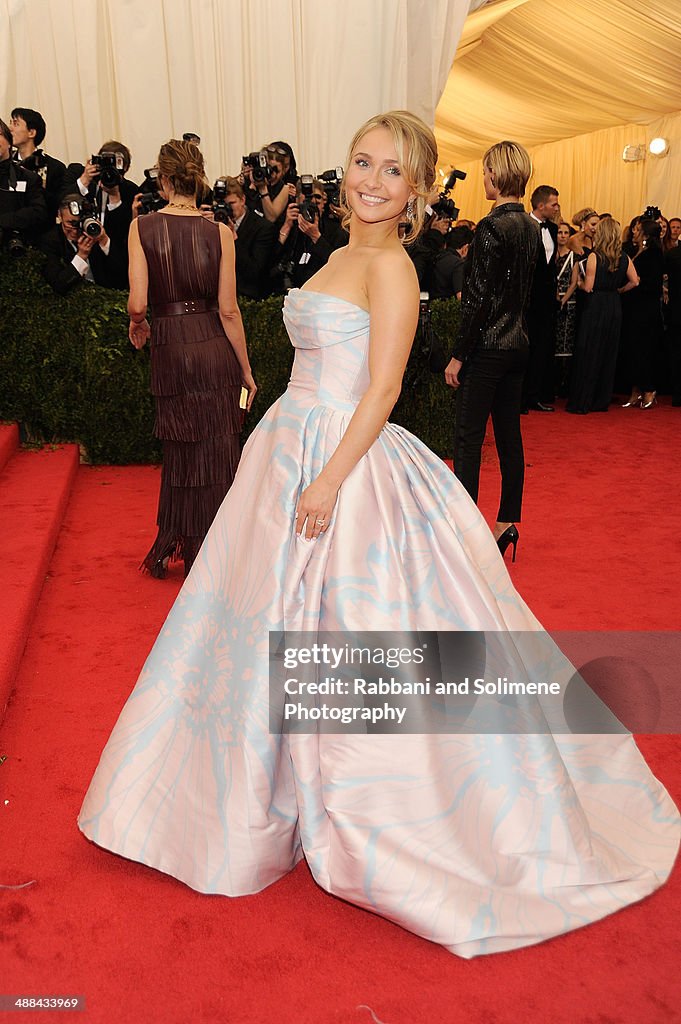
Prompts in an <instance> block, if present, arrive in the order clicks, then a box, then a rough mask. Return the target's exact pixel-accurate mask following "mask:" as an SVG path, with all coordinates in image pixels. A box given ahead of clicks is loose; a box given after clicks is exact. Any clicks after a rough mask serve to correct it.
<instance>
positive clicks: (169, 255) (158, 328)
mask: <svg viewBox="0 0 681 1024" xmlns="http://www.w3.org/2000/svg"><path fill="white" fill-rule="evenodd" d="M138 224H139V233H140V241H141V243H142V248H143V250H144V254H145V256H146V259H147V264H148V267H149V304H150V306H151V318H152V319H151V391H152V394H153V395H154V398H155V401H156V422H155V425H154V434H155V436H156V437H158V438H159V439H160V440H161V441H162V443H163V468H162V471H161V493H160V497H159V503H158V517H157V520H156V521H157V524H158V535H157V537H156V540H155V541H154V544H153V546H152V548H151V550H150V551H149V554H148V555H147V556H146V558H145V559H144V562H143V563H142V566H141V568H144V569H146V570H148V571H149V572H150V573H151V574H152V576H159V577H163V576H165V567H164V564H163V562H164V560H165V559H166V558H167V557H171V558H180V557H181V558H183V559H184V571H185V575H187V573H188V572H189V569H190V568H191V565H192V562H193V561H194V559H195V557H196V554H197V552H198V550H199V548H200V546H201V544H202V542H203V539H204V537H205V536H206V533H207V532H208V529H209V527H210V525H211V523H212V522H213V519H214V518H215V513H216V512H217V510H218V508H219V507H220V505H221V503H222V500H223V498H224V497H225V494H226V493H227V491H228V490H229V488H230V486H231V484H232V480H233V479H234V474H235V472H236V468H237V465H238V462H239V455H240V451H241V449H240V443H239V433H240V431H241V411H240V409H239V395H240V391H241V369H240V366H239V362H238V360H237V357H236V355H235V353H234V350H233V348H232V346H231V344H230V342H229V340H228V338H227V336H226V334H225V332H224V329H223V327H222V323H221V321H220V316H219V314H218V279H219V270H220V258H221V244H220V232H219V228H218V225H217V224H213V223H211V222H210V221H207V220H206V219H205V218H204V217H199V216H195V215H193V214H187V215H183V214H177V215H175V214H164V213H150V214H146V215H145V216H144V217H140V218H139V221H138ZM187 309H189V310H190V311H189V312H187V311H186V310H187ZM191 310H196V311H191Z"/></svg>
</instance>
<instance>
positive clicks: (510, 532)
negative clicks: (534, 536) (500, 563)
mask: <svg viewBox="0 0 681 1024" xmlns="http://www.w3.org/2000/svg"><path fill="white" fill-rule="evenodd" d="M519 538H520V534H519V533H518V528H517V526H515V525H514V524H513V523H512V524H511V525H510V526H507V527H506V529H505V530H504V532H503V533H502V534H501V536H500V537H497V546H498V548H499V551H500V552H501V557H502V558H503V557H504V553H505V552H506V548H507V547H508V545H509V544H512V545H513V561H514V562H515V551H516V548H517V547H518V540H519Z"/></svg>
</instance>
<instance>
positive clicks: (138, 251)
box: [128, 219, 151, 348]
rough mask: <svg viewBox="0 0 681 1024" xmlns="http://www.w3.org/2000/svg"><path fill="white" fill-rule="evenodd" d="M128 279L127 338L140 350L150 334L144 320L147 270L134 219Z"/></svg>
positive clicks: (129, 240) (131, 230)
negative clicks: (128, 318)
mask: <svg viewBox="0 0 681 1024" xmlns="http://www.w3.org/2000/svg"><path fill="white" fill-rule="evenodd" d="M128 279H129V281H130V295H129V297H128V314H129V316H130V326H129V328H128V337H129V338H130V341H131V342H132V344H133V345H134V346H135V348H142V347H143V346H144V344H145V342H146V340H147V338H148V337H149V335H150V333H151V332H150V330H149V324H148V323H147V320H146V316H147V300H148V293H149V268H148V267H147V258H146V256H145V255H144V249H143V248H142V243H141V241H140V233H139V222H138V221H137V220H136V219H135V220H133V222H132V224H131V225H130V232H129V234H128Z"/></svg>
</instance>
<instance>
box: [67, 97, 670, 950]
mask: <svg viewBox="0 0 681 1024" xmlns="http://www.w3.org/2000/svg"><path fill="white" fill-rule="evenodd" d="M436 161H437V151H436V147H435V140H434V137H433V134H432V132H431V131H430V130H429V129H428V128H427V127H426V126H425V125H424V124H423V123H422V122H421V121H420V120H419V119H418V118H416V117H415V116H414V115H412V114H409V113H406V112H404V111H397V112H392V113H389V114H385V115H380V116H377V117H374V118H372V119H371V120H370V121H368V122H367V123H366V124H364V125H363V126H362V127H361V128H360V129H359V131H358V132H357V134H356V135H355V137H354V139H353V140H352V143H351V146H350V152H349V157H348V160H347V162H346V168H347V170H346V173H345V178H344V182H343V199H344V203H345V204H346V207H347V209H348V211H349V221H348V223H349V229H350V242H349V245H348V246H347V247H346V248H344V249H340V250H338V251H337V252H336V253H334V254H333V255H332V256H331V258H330V260H329V262H328V264H327V265H326V266H325V267H324V268H323V269H322V270H321V271H320V272H319V273H318V274H317V275H315V277H313V278H312V279H311V280H310V281H309V282H308V283H307V284H306V286H305V288H303V289H293V290H292V291H290V292H289V294H288V296H287V299H286V303H285V308H284V319H285V322H286V326H287V329H288V332H289V334H290V337H291V341H292V343H293V346H294V348H295V362H294V366H293V371H292V375H291V380H290V382H289V385H288V388H287V390H286V392H285V394H284V395H282V397H281V398H280V399H278V401H277V402H275V404H274V405H273V406H272V407H271V408H270V410H269V411H268V412H267V413H266V414H265V416H264V417H263V419H262V420H261V422H260V424H259V425H258V426H257V427H256V429H255V430H254V432H253V433H252V434H251V436H250V437H249V439H248V442H247V444H246V446H245V448H244V452H243V455H242V458H241V462H240V464H239V468H238V470H237V473H236V477H235V479H234V483H233V485H232V488H231V490H230V491H229V493H228V495H227V497H226V498H225V501H224V503H223V504H222V506H221V508H220V510H219V512H218V514H217V516H216V518H215V522H214V523H213V526H212V528H211V530H210V531H209V533H208V536H207V538H206V541H205V543H204V545H203V547H202V548H201V551H200V552H199V555H198V557H197V559H196V562H195V563H194V567H193V569H192V571H191V573H190V575H189V578H188V579H187V581H186V582H185V585H184V587H183V588H182V591H181V593H180V594H179V596H178V599H177V601H176V602H175V605H174V606H173V608H172V610H171V612H170V615H169V616H168V619H167V621H166V623H165V625H164V627H163V629H162V630H161V633H160V635H159V638H158V640H157V641H156V644H155V646H154V648H153V650H152V652H151V654H150V656H149V658H148V660H147V662H146V665H145V666H144V669H143V671H142V674H141V676H140V679H139V680H138V682H137V685H136V687H135V689H134V690H133V692H132V694H131V696H130V698H129V700H128V702H127V704H126V705H125V708H124V709H123V711H122V713H121V716H120V718H119V720H118V723H117V725H116V726H115V728H114V730H113V733H112V735H111V738H110V740H109V742H108V744H107V746H106V749H105V750H104V753H103V755H102V758H101V761H100V764H99V767H98V768H97V771H96V773H95V776H94V779H93V781H92V783H91V785H90V788H89V790H88V793H87V796H86V798H85V802H84V804H83V807H82V810H81V814H80V827H81V829H82V830H83V832H84V833H85V834H86V835H87V836H88V837H90V838H91V839H92V840H94V841H95V842H96V843H98V844H99V845H100V846H103V847H105V848H107V849H108V850H112V851H114V852H115V853H118V854H121V855H123V856H124V857H128V858H131V859H133V860H137V861H141V862H142V863H144V864H148V865H151V866H152V867H155V868H157V869H159V870H161V871H164V872H167V873H168V874H170V875H173V876H175V877H176V878H178V879H181V880H182V881H183V882H185V883H186V884H187V885H189V886H191V887H192V888H194V889H196V890H198V891H200V892H205V893H222V894H224V895H228V896H241V895H245V894H247V893H254V892H258V891H260V890H261V889H264V888H265V887H266V886H268V885H270V884H272V883H273V882H276V881H277V879H279V878H281V877H282V876H283V875H285V874H286V873H287V872H288V871H290V870H291V869H292V868H293V867H294V866H295V865H296V863H297V862H298V861H300V860H301V859H302V858H305V859H306V861H307V864H308V866H309V869H310V871H311V872H312V874H313V876H314V878H315V879H316V881H317V882H318V883H319V884H320V885H321V886H322V887H323V888H324V889H327V890H328V891H329V892H330V893H333V894H334V895H336V896H339V897H342V898H343V899H345V900H348V901H350V902H352V903H355V904H357V905H358V906H360V907H363V908H365V909H367V910H371V911H374V912H375V913H377V914H381V915H383V916H384V917H386V918H388V919H389V920H391V921H393V922H395V923H396V924H399V925H401V926H402V927H404V928H407V929H409V930H410V931H413V932H415V933H416V934H417V935H421V936H423V937H424V938H426V939H430V940H432V941H433V942H437V943H441V944H442V945H443V946H445V947H446V948H447V949H448V950H451V952H453V953H456V954H458V955H460V956H464V957H471V956H475V955H478V954H482V953H493V952H498V951H501V950H508V949H513V948H515V947H518V946H525V945H529V944H532V943H536V942H539V941H541V940H542V939H547V938H549V937H550V936H554V935H558V934H560V933H562V932H566V931H569V930H570V929H573V928H578V927H580V926H581V925H585V924H588V923H589V922H592V921H595V920H596V919H598V918H600V917H603V916H605V915H606V914H609V913H611V912H612V911H614V910H618V909H620V908H621V907H624V906H625V905H626V904H627V903H632V902H634V901H636V900H639V899H641V898H642V897H643V896H646V895H647V894H648V893H650V892H652V891H653V890H654V889H656V888H657V887H658V886H659V885H661V883H662V882H663V881H664V879H665V878H666V877H667V875H668V873H669V871H670V869H671V866H672V863H673V860H674V856H675V854H676V850H677V846H678V838H679V822H678V814H677V811H676V808H675V807H674V805H673V803H672V802H671V800H670V798H669V796H668V795H667V793H666V792H665V790H664V788H663V787H662V785H661V784H660V783H659V782H658V781H657V780H656V779H655V778H654V776H653V775H652V774H651V772H650V770H649V769H648V766H647V765H646V763H645V761H644V760H643V758H642V757H641V755H640V753H639V751H638V749H637V747H636V745H635V743H634V741H633V739H632V738H631V737H630V736H629V735H607V736H606V735H604V736H590V735H568V736H565V735H556V736H553V735H551V734H550V733H547V734H542V735H510V734H507V735H504V734H498V735H461V734H458V735H457V734H454V733H451V732H450V733H449V734H447V735H438V734H429V735H424V734H420V733H419V734H412V735H377V734H367V733H364V734H328V733H327V734H323V733H320V734H318V735H317V734H312V735H300V734H296V735H283V734H282V733H281V732H280V731H277V730H276V729H272V730H270V722H269V695H268V643H269V632H270V631H271V630H275V631H279V630H282V629H288V630H291V629H293V630H299V629H305V630H315V631H316V630H318V629H319V630H342V631H349V634H348V635H352V634H353V632H354V631H361V630H368V629H371V630H409V631H421V630H441V631H451V632H447V634H446V635H447V636H448V637H452V638H456V637H457V636H461V631H470V630H495V631H497V632H499V633H502V634H503V633H504V632H505V631H507V630H510V629H513V630H525V631H534V633H533V635H535V636H538V635H539V633H540V631H541V627H540V624H539V623H538V622H537V620H536V619H535V618H534V616H533V615H532V613H531V612H530V610H529V608H528V607H527V605H525V603H524V602H523V600H522V599H521V598H520V596H519V595H518V594H517V592H516V591H515V589H514V587H513V585H512V583H511V580H510V578H509V575H508V572H507V570H506V567H505V565H504V562H503V560H502V558H501V555H500V553H499V549H498V547H497V545H496V543H495V541H494V537H493V536H492V533H491V532H490V530H489V528H488V527H487V525H486V523H485V521H484V519H483V518H482V516H481V514H480V512H479V511H478V509H477V507H476V506H475V504H474V503H473V502H472V501H471V499H470V498H469V496H468V494H467V493H466V491H465V490H464V488H463V487H462V486H461V484H460V483H459V482H458V481H457V479H456V478H455V476H454V475H453V474H452V473H451V472H450V470H449V469H448V468H447V467H446V465H445V464H444V463H443V462H441V460H440V459H439V458H437V457H436V456H435V455H434V454H433V453H432V452H431V451H430V450H429V449H428V448H426V446H425V445H424V444H422V443H421V442H420V441H419V440H418V439H417V438H416V437H414V436H413V435H412V434H410V433H409V432H408V431H406V430H405V429H403V428H402V427H399V426H396V425H395V424H391V423H390V422H388V416H389V415H390V412H391V410H392V407H393V405H394V403H395V401H396V399H397V396H398V395H399V392H400V385H401V379H402V373H403V370H404V367H405V364H406V361H407V357H408V354H409V350H410V347H411V344H412V340H413V337H414V331H415V328H416V324H417V319H418V306H419V288H418V283H417V279H416V273H415V271H414V269H413V267H412V265H411V262H410V260H409V258H408V256H407V255H406V253H405V252H404V250H403V247H402V243H401V241H400V238H399V235H398V229H399V225H400V223H401V222H402V221H404V220H405V218H406V217H407V214H409V215H410V216H409V220H411V222H412V229H411V230H410V231H409V232H407V235H406V237H405V241H407V242H408V241H410V240H411V238H412V237H413V235H414V233H416V232H417V231H418V230H419V228H420V225H421V223H422V220H423V215H424V208H425V202H426V198H427V196H428V194H429V192H430V191H431V189H432V186H433V182H434V180H435V168H436ZM500 732H501V731H500ZM105 867H106V866H105V864H104V863H103V865H102V869H103V870H104V869H105Z"/></svg>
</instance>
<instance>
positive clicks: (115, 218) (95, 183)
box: [64, 139, 139, 288]
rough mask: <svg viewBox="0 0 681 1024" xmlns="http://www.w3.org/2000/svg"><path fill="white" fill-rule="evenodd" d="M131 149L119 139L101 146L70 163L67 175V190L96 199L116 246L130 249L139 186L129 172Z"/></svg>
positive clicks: (96, 205) (99, 214)
mask: <svg viewBox="0 0 681 1024" xmlns="http://www.w3.org/2000/svg"><path fill="white" fill-rule="evenodd" d="M130 160H131V156H130V150H129V149H128V147H127V146H124V145H123V143H122V142H116V140H115V139H112V140H110V141H109V142H105V143H104V144H103V145H102V146H100V149H99V153H97V154H96V155H95V157H94V158H93V159H90V160H88V162H87V163H86V164H85V165H83V164H69V166H68V167H67V169H66V174H65V176H64V192H65V193H66V192H80V194H81V196H83V197H84V198H85V197H87V198H89V199H91V200H92V202H93V203H94V205H95V211H96V216H97V219H98V220H99V221H100V222H101V223H102V225H103V227H104V229H105V230H106V233H107V235H108V236H109V238H110V239H111V241H112V242H115V243H116V247H117V248H118V247H119V246H123V248H124V249H125V252H126V272H125V278H126V284H123V285H120V287H123V288H125V287H127V251H128V231H129V229H130V223H131V221H132V204H133V201H134V199H135V196H136V195H137V193H138V192H139V188H138V187H137V185H136V184H135V183H134V182H133V181H129V180H128V179H127V178H126V177H125V175H126V174H127V173H128V170H129V169H130Z"/></svg>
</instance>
